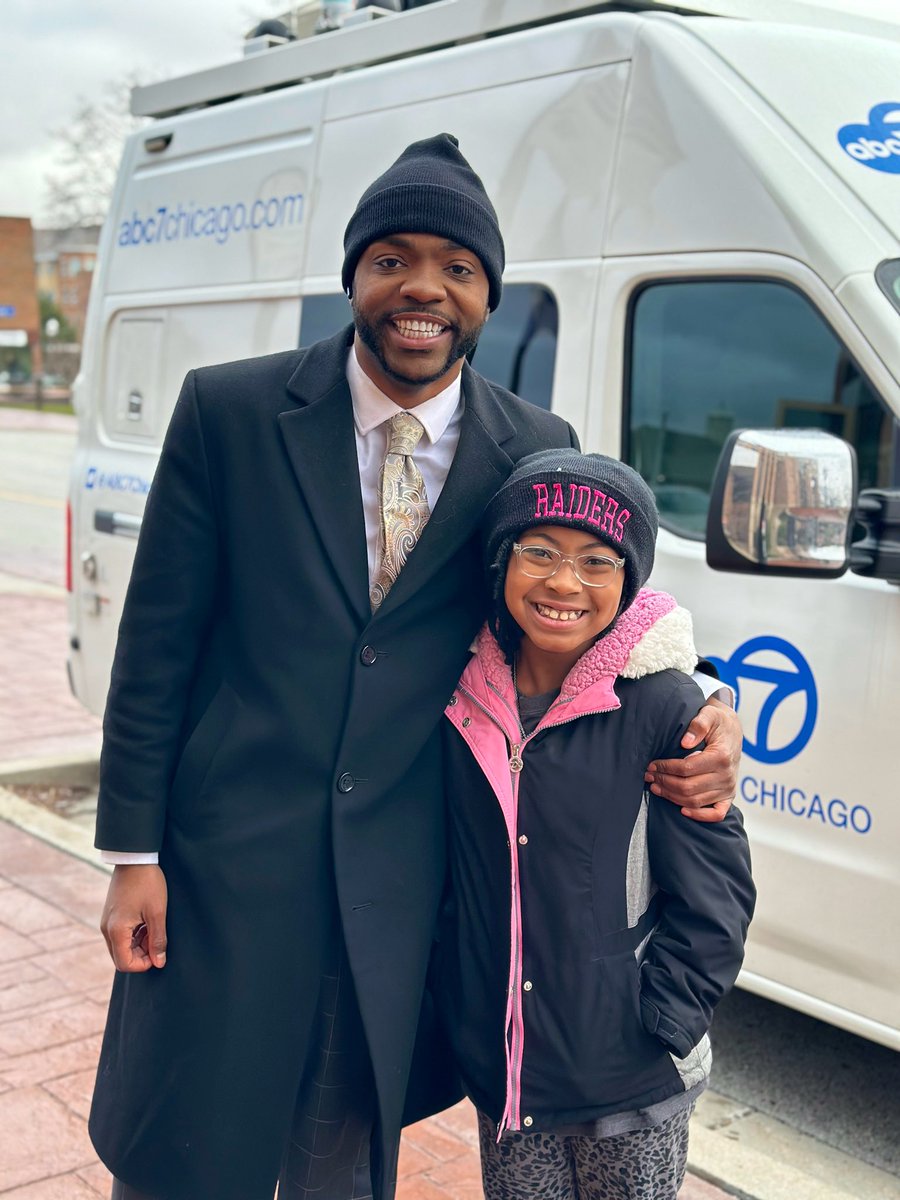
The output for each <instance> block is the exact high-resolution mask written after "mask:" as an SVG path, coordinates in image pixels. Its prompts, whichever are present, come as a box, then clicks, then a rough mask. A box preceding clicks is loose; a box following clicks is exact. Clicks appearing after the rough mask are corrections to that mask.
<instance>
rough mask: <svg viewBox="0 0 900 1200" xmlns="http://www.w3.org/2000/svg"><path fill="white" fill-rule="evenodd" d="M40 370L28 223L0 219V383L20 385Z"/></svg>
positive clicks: (19, 219) (38, 320)
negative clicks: (17, 383)
mask: <svg viewBox="0 0 900 1200" xmlns="http://www.w3.org/2000/svg"><path fill="white" fill-rule="evenodd" d="M42 370H43V362H42V358H41V317H40V309H39V307H38V292H37V284H36V280H35V265H34V234H33V230H32V228H31V221H30V219H29V218H28V217H0V381H2V382H3V383H10V382H12V383H16V382H20V381H22V380H25V379H28V378H30V377H31V375H32V374H35V375H38V374H40V373H41V371H42Z"/></svg>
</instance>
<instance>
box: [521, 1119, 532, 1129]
mask: <svg viewBox="0 0 900 1200" xmlns="http://www.w3.org/2000/svg"><path fill="white" fill-rule="evenodd" d="M522 1124H523V1125H524V1126H525V1128H526V1129H530V1128H531V1127H532V1125H533V1124H534V1117H526V1118H525V1120H524V1121H523V1122H522Z"/></svg>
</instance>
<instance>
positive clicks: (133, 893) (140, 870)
mask: <svg viewBox="0 0 900 1200" xmlns="http://www.w3.org/2000/svg"><path fill="white" fill-rule="evenodd" d="M167 901H168V891H167V888H166V877H165V875H163V873H162V871H161V870H160V868H159V867H157V866H150V865H140V866H134V865H131V866H117V867H116V869H115V870H114V871H113V877H112V879H111V880H110V884H109V891H108V892H107V893H106V903H105V904H104V906H103V915H102V917H101V918H100V929H101V931H102V933H103V936H104V938H105V939H106V945H107V948H108V950H109V954H110V957H111V958H112V960H113V962H114V963H115V965H116V970H117V971H132V972H137V971H149V970H150V968H151V967H164V966H165V965H166V904H167Z"/></svg>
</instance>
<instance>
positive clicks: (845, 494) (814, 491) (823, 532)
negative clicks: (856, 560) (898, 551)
mask: <svg viewBox="0 0 900 1200" xmlns="http://www.w3.org/2000/svg"><path fill="white" fill-rule="evenodd" d="M855 496H856V455H855V453H854V451H853V448H852V447H851V446H848V445H847V443H846V442H844V441H841V439H840V438H836V437H833V436H832V435H831V434H830V433H824V432H823V431H821V430H818V429H763V430H759V429H746V430H737V431H735V432H734V433H732V434H731V435H730V436H729V438H728V440H727V441H726V443H725V445H724V446H723V447H722V453H721V455H720V456H719V464H718V467H717V468H716V474H715V478H714V480H713V486H712V493H711V495H710V504H709V514H708V516H707V524H706V561H707V562H708V563H709V565H710V566H711V567H713V568H714V569H715V570H717V571H740V572H748V573H752V574H762V573H766V574H772V575H794V576H796V575H804V576H809V575H814V576H817V577H820V578H826V579H829V578H832V579H833V578H837V577H838V576H839V575H843V573H844V572H845V571H846V570H847V566H848V546H849V541H850V532H851V529H852V525H853V514H854V502H855Z"/></svg>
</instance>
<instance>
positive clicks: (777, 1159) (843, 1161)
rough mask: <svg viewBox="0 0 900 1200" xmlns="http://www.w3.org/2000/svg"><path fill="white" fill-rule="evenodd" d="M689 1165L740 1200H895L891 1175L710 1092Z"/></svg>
mask: <svg viewBox="0 0 900 1200" xmlns="http://www.w3.org/2000/svg"><path fill="white" fill-rule="evenodd" d="M688 1170H689V1171H691V1172H693V1174H695V1175H699V1176H700V1178H701V1179H707V1180H709V1181H710V1182H711V1183H714V1184H716V1186H717V1187H720V1188H721V1189H722V1190H723V1191H725V1192H728V1193H729V1194H730V1195H732V1196H735V1197H737V1198H738V1200H861V1197H865V1200H898V1197H900V1183H898V1180H897V1179H896V1177H895V1176H893V1175H891V1174H889V1173H888V1172H887V1171H881V1170H879V1169H878V1168H877V1167H870V1166H869V1165H868V1164H867V1163H864V1162H862V1161H860V1160H859V1159H857V1158H852V1157H851V1156H850V1155H849V1154H845V1153H844V1152H843V1151H841V1150H835V1149H834V1148H833V1147H831V1146H828V1145H826V1143H824V1142H821V1141H819V1140H818V1139H817V1138H814V1137H810V1136H809V1135H808V1134H805V1133H801V1132H799V1130H796V1129H792V1128H791V1127H790V1126H789V1125H785V1124H784V1123H783V1122H781V1121H777V1120H775V1118H774V1117H768V1116H766V1115H765V1114H763V1113H761V1112H759V1111H758V1110H757V1109H755V1108H750V1107H749V1106H747V1105H746V1104H743V1103H741V1102H740V1101H737V1100H732V1099H730V1098H729V1097H728V1096H723V1095H721V1094H720V1093H718V1092H714V1091H712V1090H710V1091H707V1092H705V1093H704V1094H703V1095H702V1096H701V1097H700V1100H699V1102H698V1104H697V1108H696V1110H695V1113H694V1119H693V1121H692V1122H691V1141H690V1146H689V1149H688Z"/></svg>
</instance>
